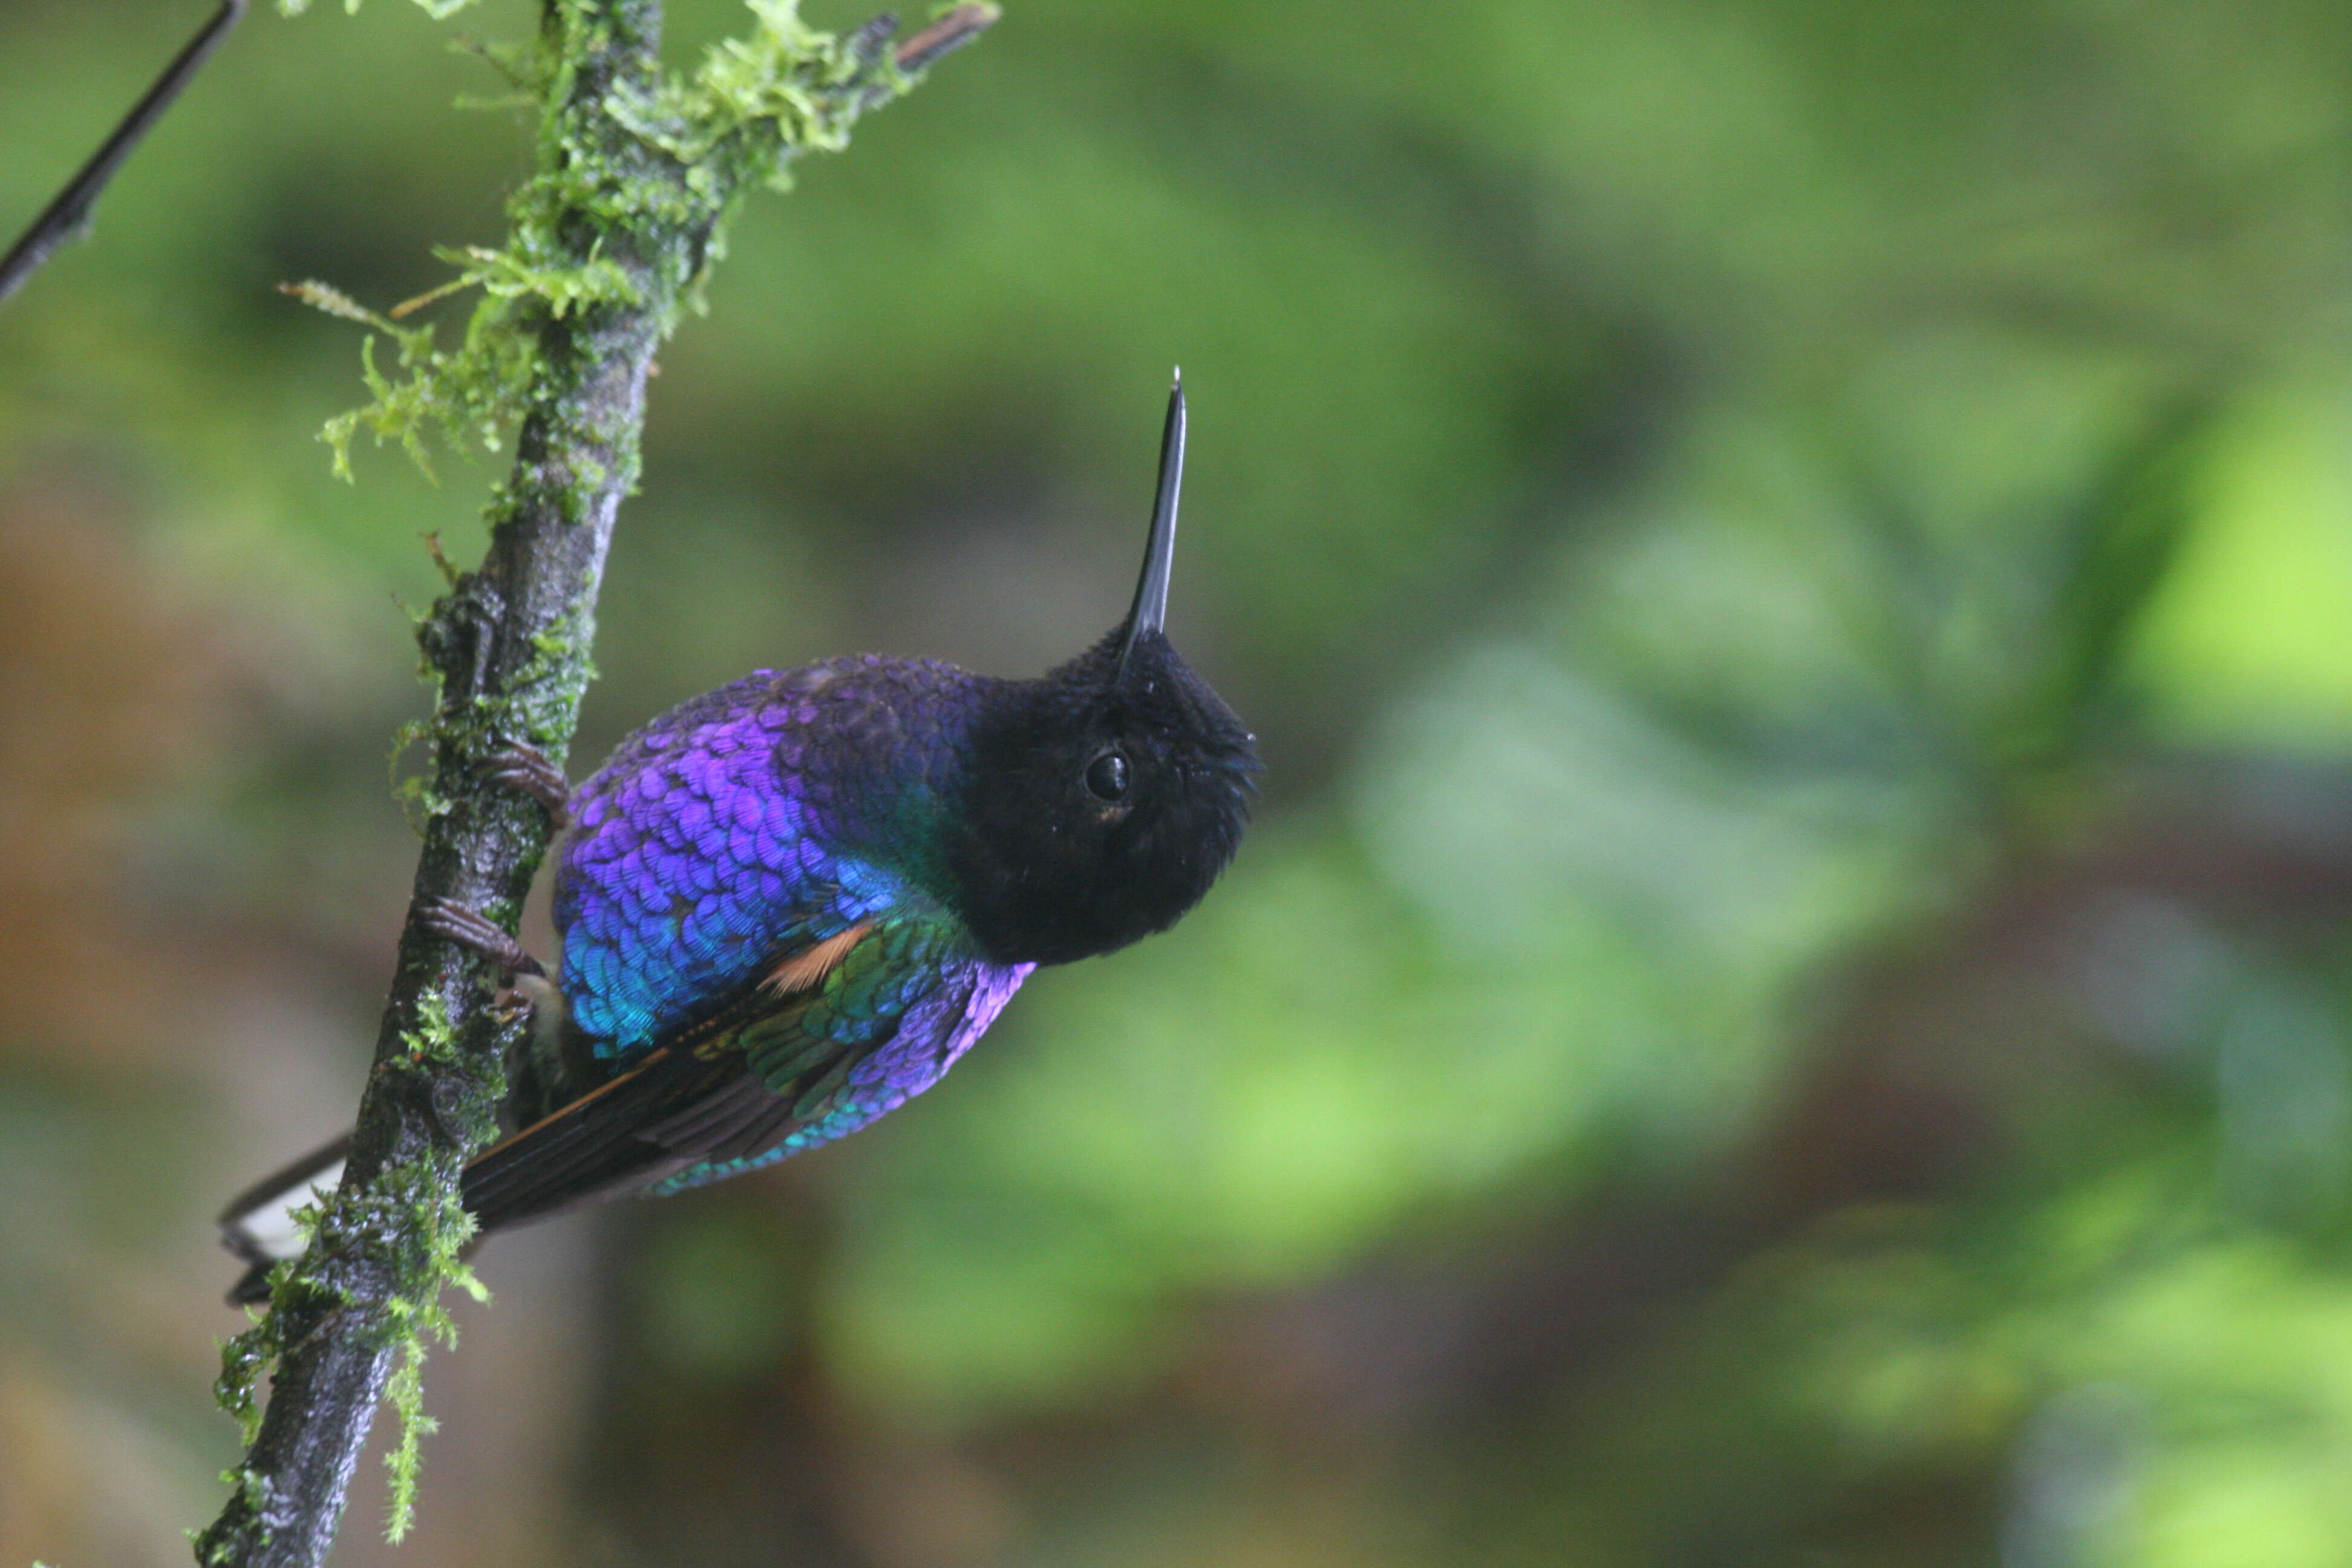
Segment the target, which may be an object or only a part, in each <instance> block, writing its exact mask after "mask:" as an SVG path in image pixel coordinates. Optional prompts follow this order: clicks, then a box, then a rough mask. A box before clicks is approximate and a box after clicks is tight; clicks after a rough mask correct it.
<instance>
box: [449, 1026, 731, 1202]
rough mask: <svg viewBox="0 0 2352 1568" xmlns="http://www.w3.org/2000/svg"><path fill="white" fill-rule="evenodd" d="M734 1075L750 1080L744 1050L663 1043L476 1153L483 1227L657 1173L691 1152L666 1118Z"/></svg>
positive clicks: (475, 1196) (722, 1088)
mask: <svg viewBox="0 0 2352 1568" xmlns="http://www.w3.org/2000/svg"><path fill="white" fill-rule="evenodd" d="M730 1079H737V1080H741V1081H745V1082H750V1081H751V1080H749V1079H744V1077H743V1064H742V1061H741V1058H732V1057H730V1058H719V1059H717V1060H709V1059H706V1058H701V1057H698V1056H695V1055H694V1054H693V1053H691V1052H688V1051H676V1050H662V1051H656V1052H655V1053H654V1054H653V1055H652V1056H650V1057H647V1058H646V1059H645V1061H644V1062H642V1063H640V1064H639V1065H638V1066H636V1067H635V1068H631V1069H630V1070H629V1071H627V1072H625V1073H623V1074H621V1075H620V1076H619V1077H618V1078H615V1079H613V1080H612V1081H611V1082H610V1083H607V1084H605V1085H604V1086H603V1087H602V1088H600V1089H596V1090H595V1091H594V1092H593V1093H592V1094H587V1095H583V1097H581V1098H580V1099H578V1100H573V1101H572V1103H571V1104H570V1105H567V1106H565V1107H564V1108H563V1109H562V1110H559V1111H557V1112H555V1114H553V1115H551V1116H549V1117H547V1118H546V1119H544V1120H543V1121H539V1122H537V1123H534V1124H533V1125H531V1126H530V1127H526V1128H524V1129H523V1130H522V1131H520V1132H517V1133H516V1134H514V1135H513V1136H512V1137H510V1138H508V1139H506V1140H504V1141H503V1142H499V1143H496V1144H493V1145H492V1146H491V1147H489V1148H488V1149H487V1150H484V1151H483V1152H481V1153H480V1154H479V1155H478V1156H476V1157H475V1160H474V1162H473V1163H471V1164H469V1165H467V1167H466V1188H465V1200H466V1207H467V1209H469V1210H471V1211H472V1213H473V1215H474V1218H475V1220H476V1221H477V1222H478V1224H479V1225H480V1226H481V1227H482V1229H484V1230H486V1231H488V1230H497V1229H499V1228H501V1227H503V1226H509V1225H514V1224H518V1223H520V1222H521V1221H523V1220H530V1219H539V1218H541V1217H543V1216H545V1215H551V1214H554V1213H557V1212H559V1211H560V1210H562V1209H567V1208H570V1207H572V1205H575V1204H581V1203H585V1202H588V1201H591V1200H593V1199H595V1198H600V1197H605V1196H608V1195H610V1194H613V1193H614V1192H615V1191H616V1190H621V1189H625V1188H626V1189H634V1188H635V1187H639V1186H642V1185H644V1184H646V1183H648V1182H652V1181H657V1180H659V1179H660V1178H661V1177H662V1176H665V1175H667V1174H668V1173H670V1172H671V1171H672V1170H675V1169H677V1168H680V1167H681V1166H683V1165H685V1164H686V1163H688V1155H689V1154H690V1153H691V1151H690V1150H686V1149H681V1148H680V1147H679V1146H678V1145H677V1143H676V1142H672V1141H670V1140H668V1139H665V1138H664V1137H662V1136H661V1129H662V1124H663V1123H664V1122H666V1121H669V1120H671V1119H673V1118H676V1117H678V1116H680V1115H681V1114H687V1113H691V1112H693V1111H694V1110H697V1109H698V1105H699V1104H700V1103H701V1102H703V1101H705V1100H709V1098H710V1097H712V1096H714V1095H718V1096H725V1095H726V1093H727V1090H728V1089H729V1088H730V1087H731V1086H730V1081H729V1080H730ZM755 1087H756V1086H755Z"/></svg>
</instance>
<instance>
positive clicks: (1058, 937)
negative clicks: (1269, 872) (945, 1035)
mask: <svg viewBox="0 0 2352 1568" xmlns="http://www.w3.org/2000/svg"><path fill="white" fill-rule="evenodd" d="M1183 468H1184V389H1183V385H1182V384H1181V381H1180V382H1179V383H1178V384H1177V387H1176V390H1175V391H1174V392H1173V393H1172V394H1171V395H1170V398H1169V402H1168V425H1167V431H1166V435H1165V437H1164V438H1163V440H1162V442H1161V446H1160V492H1159V500H1158V504H1157V505H1155V506H1154V507H1153V509H1152V517H1151V538H1150V544H1149V545H1148V546H1147V547H1146V549H1145V552H1144V558H1143V573H1142V576H1141V577H1140V579H1139V581H1138V582H1137V584H1136V590H1135V604H1134V605H1133V606H1132V607H1131V608H1130V609H1129V611H1128V616H1127V619H1125V620H1124V621H1122V622H1120V623H1119V624H1118V626H1116V627H1114V628H1113V629H1112V630H1111V632H1110V633H1109V635H1108V636H1107V637H1104V638H1103V639H1102V641H1100V642H1098V643H1097V644H1096V645H1095V646H1094V647H1091V648H1089V649H1087V651H1086V652H1085V653H1082V654H1080V655H1079V656H1078V657H1077V658H1074V659H1072V660H1071V661H1070V662H1069V663H1067V664H1066V665H1064V666H1062V667H1061V668H1059V669H1056V670H1055V671H1053V672H1052V673H1051V674H1049V675H1047V676H1045V678H1044V679H1041V680H1024V681H1006V682H1003V683H1002V684H1000V685H997V686H995V687H994V688H992V690H991V692H990V695H989V700H988V702H987V705H986V708H985V710H984V711H983V713H982V717H981V719H980V721H979V723H978V724H977V725H976V727H975V729H974V731H973V735H972V743H971V773H970V775H969V776H970V784H969V785H968V786H967V795H966V797H965V799H964V800H963V802H962V803H961V805H962V809H961V811H959V812H958V813H957V814H956V822H955V826H954V828H953V830H952V831H951V834H950V846H949V859H950V867H951V869H952V871H953V873H954V877H955V881H956V885H957V888H958V889H959V895H960V899H961V903H962V906H963V908H962V912H963V915H964V918H965V920H966V921H967V922H968V923H970V925H971V929H972V931H973V934H975V935H976V936H978V937H979V938H980V940H981V942H982V943H983V944H984V945H985V946H986V947H987V948H988V949H989V951H990V952H991V954H992V956H994V957H996V958H998V959H1000V960H1002V961H1004V962H1021V963H1066V962H1067V961H1069V960H1071V959H1074V958H1087V957H1090V956H1091V955H1093V954H1095V953H1098V952H1110V951H1111V950H1112V949H1114V948H1119V947H1125V946H1126V945H1127V944H1128V943H1129V942H1134V941H1136V940H1137V939H1139V938H1140V937H1145V936H1149V935H1150V934H1151V933H1152V932H1153V931H1165V930H1166V929H1167V928H1168V927H1170V926H1171V925H1173V924H1175V923H1176V921H1177V920H1178V919H1179V918H1180V917H1181V916H1182V915H1183V913H1184V912H1185V911H1186V910H1190V909H1191V908H1192V906H1193V905H1194V904H1196V903H1198V902H1200V901H1201V896H1202V894H1203V893H1206V892H1207V891H1208V890H1209V884H1210V883H1212V882H1213V881H1215V880H1216V879H1217V874H1218V873H1219V872H1221V871H1223V869H1224V868H1225V863H1226V862H1227V861H1229V860H1231V859H1232V858H1233V856H1234V847H1235V846H1237V845H1238V844H1239V843H1240V842H1241V836H1242V829H1243V827H1244V826H1246V825H1247V823H1248V821H1249V803H1250V796H1251V795H1253V794H1254V793H1255V786H1254V785H1253V784H1252V782H1251V781H1252V775H1253V774H1255V773H1256V772H1257V769H1258V760H1257V750H1256V746H1255V737H1254V736H1253V735H1251V734H1250V732H1249V731H1247V730H1245V729H1244V728H1243V726H1242V721H1240V720H1239V719H1238V718H1236V717H1235V716H1234V710H1232V709H1230V708H1228V707H1226V706H1225V704H1224V701H1223V699H1222V698H1220V697H1218V695H1217V694H1216V693H1215V692H1214V691H1213V690H1211V689H1209V684H1208V682H1206V681H1204V680H1202V679H1201V678H1200V677H1199V676H1197V675H1195V674H1193V673H1192V669H1191V668H1189V667H1188V666H1187V665H1186V664H1185V663H1184V661H1183V659H1182V658H1180V657H1178V655H1177V652H1176V649H1175V648H1174V647H1173V646H1171V644H1170V643H1169V641H1168V637H1167V633H1166V632H1165V631H1164V630H1163V629H1162V626H1161V623H1162V621H1163V619H1164V618H1165V616H1166V613H1167V608H1168V568H1169V561H1170V558H1171V555H1172V553H1173V552H1174V549H1175V543H1176V501H1177V493H1178V489H1179V486H1180V484H1181V479H1182V477H1183Z"/></svg>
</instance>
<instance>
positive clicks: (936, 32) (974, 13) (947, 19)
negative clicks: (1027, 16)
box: [898, 5, 1003, 71]
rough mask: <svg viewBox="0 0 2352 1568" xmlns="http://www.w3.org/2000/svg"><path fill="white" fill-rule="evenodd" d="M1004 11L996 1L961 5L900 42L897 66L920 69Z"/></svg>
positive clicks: (983, 29) (960, 44)
mask: <svg viewBox="0 0 2352 1568" xmlns="http://www.w3.org/2000/svg"><path fill="white" fill-rule="evenodd" d="M999 16H1003V12H1002V11H1001V10H999V9H998V8H997V7H996V6H994V5H959V6H957V7H956V8H955V9H954V10H952V11H950V12H948V13H947V14H946V15H945V16H940V18H939V19H938V20H937V21H934V22H933V23H932V24H931V25H930V26H928V27H925V28H924V29H923V30H922V31H921V32H919V33H917V34H916V35H915V36H914V37H911V38H908V40H907V41H906V42H905V43H903V44H900V45H899V46H898V68H899V69H900V70H902V71H919V70H921V69H922V68H924V67H926V66H928V65H929V64H930V63H931V62H932V61H934V60H936V59H938V58H940V56H942V55H947V54H952V53H953V52H954V51H956V50H957V49H960V48H961V47H964V46H965V45H966V44H968V43H970V42H971V41H972V40H973V39H974V38H977V37H980V36H981V34H982V33H984V32H986V31H987V30H988V28H989V26H991V25H992V23H994V22H995V20H996V19H997V17H999Z"/></svg>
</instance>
